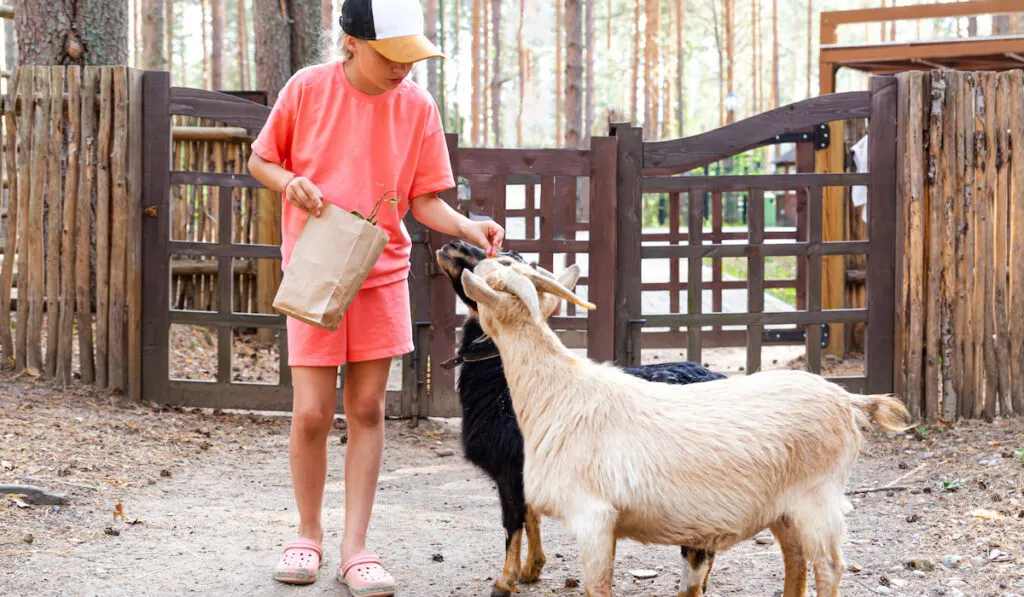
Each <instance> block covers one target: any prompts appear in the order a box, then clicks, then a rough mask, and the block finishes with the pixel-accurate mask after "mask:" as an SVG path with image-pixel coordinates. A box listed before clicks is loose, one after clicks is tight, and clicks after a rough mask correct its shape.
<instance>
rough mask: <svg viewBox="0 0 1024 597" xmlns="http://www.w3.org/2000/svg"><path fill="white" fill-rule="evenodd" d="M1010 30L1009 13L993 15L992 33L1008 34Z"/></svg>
mask: <svg viewBox="0 0 1024 597" xmlns="http://www.w3.org/2000/svg"><path fill="white" fill-rule="evenodd" d="M1010 32H1011V31H1010V15H1008V14H1007V15H993V17H992V35H1009V34H1010Z"/></svg>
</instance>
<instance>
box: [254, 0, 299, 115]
mask: <svg viewBox="0 0 1024 597" xmlns="http://www.w3.org/2000/svg"><path fill="white" fill-rule="evenodd" d="M252 24H253V31H254V34H255V37H254V41H255V42H256V51H255V52H254V54H255V57H256V86H257V87H258V88H259V89H262V90H264V91H266V92H267V98H268V101H269V102H270V104H271V105H273V103H274V102H275V101H277V94H278V93H279V92H280V91H281V88H282V87H284V84H285V83H287V82H288V77H290V76H291V74H292V67H291V28H290V27H289V26H288V16H287V14H282V12H281V3H280V1H279V0H252Z"/></svg>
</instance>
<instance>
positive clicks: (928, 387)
mask: <svg viewBox="0 0 1024 597" xmlns="http://www.w3.org/2000/svg"><path fill="white" fill-rule="evenodd" d="M898 81H899V83H898V84H899V101H900V111H901V118H900V119H899V135H898V138H899V139H900V142H901V143H903V144H904V147H901V151H900V155H901V156H902V160H901V163H900V164H899V171H898V173H897V175H898V177H899V180H900V181H901V184H900V186H899V191H900V194H901V197H900V201H901V203H902V205H903V206H904V208H903V209H904V211H903V225H902V228H901V230H899V232H898V233H899V234H900V238H901V242H900V244H901V245H902V251H903V254H904V259H903V263H902V267H901V272H900V276H901V284H900V285H899V287H898V288H897V315H896V317H897V321H896V337H897V346H896V358H897V383H896V387H897V391H899V392H900V393H901V395H902V396H903V398H904V399H905V400H906V402H907V405H908V407H909V408H910V409H911V411H912V412H913V413H914V414H915V415H919V416H921V417H922V418H923V419H924V420H928V421H934V420H936V419H940V418H941V419H943V420H947V421H954V420H956V419H958V418H961V417H963V418H982V417H984V418H988V419H991V418H993V417H996V416H1004V417H1005V416H1011V415H1018V416H1019V415H1021V414H1024V367H1022V365H1021V363H1022V359H1024V324H1022V323H1021V322H1022V321H1024V275H1022V274H1021V272H1024V156H1020V155H1017V154H1016V152H1014V151H1012V149H1013V145H1014V143H1015V142H1016V143H1018V144H1019V143H1021V142H1022V141H1024V105H1022V102H1024V96H1022V93H1021V91H1022V89H1021V88H1022V85H1024V77H1022V72H1021V71H1019V70H1018V71H1009V72H1001V73H995V72H958V71H934V72H930V73H926V72H911V73H904V74H901V75H899V76H898Z"/></svg>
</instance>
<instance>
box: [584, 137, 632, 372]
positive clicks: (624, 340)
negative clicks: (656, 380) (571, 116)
mask: <svg viewBox="0 0 1024 597" xmlns="http://www.w3.org/2000/svg"><path fill="white" fill-rule="evenodd" d="M609 134H611V135H612V136H614V137H615V138H616V139H617V140H618V144H617V145H616V160H615V200H616V206H615V213H616V215H615V222H616V229H615V235H616V243H617V245H618V247H617V248H618V250H617V251H616V262H615V270H616V289H615V336H614V343H615V357H614V358H615V363H616V364H617V365H619V366H621V367H633V366H636V365H639V364H640V358H641V354H640V352H641V350H640V333H641V332H640V327H639V326H638V327H637V328H636V331H635V332H634V333H631V326H630V321H632V320H634V319H637V318H639V317H640V314H641V313H640V305H641V302H640V298H641V296H640V295H641V293H640V283H641V281H642V278H641V275H640V249H641V239H642V236H643V229H642V223H643V159H644V156H643V131H642V129H640V128H639V127H634V126H630V125H629V123H614V124H612V125H611V130H610V133H609ZM593 221H594V220H593V218H591V222H593Z"/></svg>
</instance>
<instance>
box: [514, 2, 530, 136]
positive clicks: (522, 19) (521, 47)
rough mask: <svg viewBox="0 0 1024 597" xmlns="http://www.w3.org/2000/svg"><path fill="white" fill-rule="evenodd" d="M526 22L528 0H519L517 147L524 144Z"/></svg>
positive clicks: (517, 34) (517, 32) (517, 35)
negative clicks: (524, 30) (524, 35)
mask: <svg viewBox="0 0 1024 597" xmlns="http://www.w3.org/2000/svg"><path fill="white" fill-rule="evenodd" d="M525 24H526V0H519V29H518V31H516V48H517V52H518V54H519V107H518V110H519V113H518V115H517V116H516V147H522V146H523V104H525V103H526V71H527V68H528V67H527V62H526V45H525V44H524V43H523V27H524V25H525Z"/></svg>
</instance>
